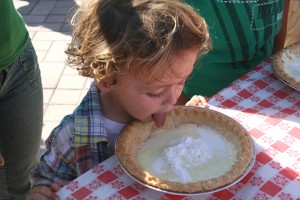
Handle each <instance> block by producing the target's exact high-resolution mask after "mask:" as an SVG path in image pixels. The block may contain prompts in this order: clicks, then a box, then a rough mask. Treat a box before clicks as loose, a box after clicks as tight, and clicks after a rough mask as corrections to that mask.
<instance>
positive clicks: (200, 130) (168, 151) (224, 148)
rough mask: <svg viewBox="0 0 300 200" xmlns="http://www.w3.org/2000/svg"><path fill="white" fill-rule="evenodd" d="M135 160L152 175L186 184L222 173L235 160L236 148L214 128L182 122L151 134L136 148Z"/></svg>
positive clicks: (227, 169)
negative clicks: (138, 148) (172, 127)
mask: <svg viewBox="0 0 300 200" xmlns="http://www.w3.org/2000/svg"><path fill="white" fill-rule="evenodd" d="M137 160H138V161H139V163H140V165H141V166H142V167H143V168H144V169H146V170H147V171H148V172H150V173H151V174H152V175H155V176H158V177H160V178H163V179H166V180H170V181H178V182H183V183H186V182H197V181H201V180H208V179H211V178H216V177H219V176H221V175H223V174H225V173H226V172H227V171H229V170H230V169H231V167H232V165H233V164H234V163H235V162H236V160H237V151H236V149H235V146H234V145H233V144H232V143H230V142H229V141H228V140H227V139H226V138H224V137H223V136H222V135H221V134H220V133H218V132H217V131H215V130H213V129H211V128H209V127H200V126H197V125H195V124H184V125H180V126H178V127H176V128H174V129H171V130H160V131H159V132H157V133H154V134H153V136H151V137H150V138H149V139H147V140H146V141H145V143H144V144H143V145H142V147H141V148H140V150H139V151H138V154H137Z"/></svg>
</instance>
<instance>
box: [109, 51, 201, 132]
mask: <svg viewBox="0 0 300 200" xmlns="http://www.w3.org/2000/svg"><path fill="white" fill-rule="evenodd" d="M196 57H197V52H194V51H192V52H187V53H185V54H184V55H181V56H175V57H174V58H173V59H172V61H171V62H170V64H171V65H173V66H175V69H178V70H179V71H178V72H179V74H180V75H182V76H181V78H178V77H176V76H175V75H173V74H172V73H165V74H163V78H162V79H161V80H160V81H156V82H153V83H151V84H148V85H146V84H145V83H143V82H142V81H139V80H136V79H135V78H134V77H133V76H132V75H130V74H127V75H124V76H122V77H121V78H120V79H118V81H117V84H116V85H112V86H111V92H113V95H112V96H113V97H114V102H115V103H117V104H118V105H116V106H117V107H119V108H120V111H121V110H123V111H122V112H127V114H128V115H129V116H131V117H133V118H135V119H138V120H140V121H144V122H145V121H150V120H154V121H155V122H156V124H157V125H158V126H161V125H163V123H164V120H165V114H166V113H167V112H169V111H170V110H171V109H172V107H173V105H174V104H175V103H176V101H177V99H178V97H179V96H180V94H181V92H182V88H183V85H184V82H185V80H186V79H187V78H188V76H189V75H190V73H191V72H192V71H193V65H194V62H195V60H196Z"/></svg>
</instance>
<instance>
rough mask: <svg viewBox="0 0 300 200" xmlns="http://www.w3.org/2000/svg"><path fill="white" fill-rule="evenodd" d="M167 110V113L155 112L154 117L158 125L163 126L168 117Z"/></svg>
mask: <svg viewBox="0 0 300 200" xmlns="http://www.w3.org/2000/svg"><path fill="white" fill-rule="evenodd" d="M167 114H168V113H167V112H165V113H158V114H153V115H152V119H153V121H154V122H155V124H156V126H157V127H161V126H163V125H164V123H165V121H166V118H167Z"/></svg>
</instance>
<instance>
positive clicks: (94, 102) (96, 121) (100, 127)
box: [73, 82, 108, 147]
mask: <svg viewBox="0 0 300 200" xmlns="http://www.w3.org/2000/svg"><path fill="white" fill-rule="evenodd" d="M102 141H106V142H107V141H108V136H107V133H106V131H105V128H104V121H103V116H102V108H101V104H100V99H99V90H98V88H97V86H96V84H95V82H93V83H92V84H91V87H90V89H89V91H88V92H87V94H86V95H85V97H84V98H83V99H82V101H81V103H80V104H79V106H78V107H77V108H76V110H75V111H74V142H73V146H74V147H81V146H84V145H88V144H96V143H98V142H102Z"/></svg>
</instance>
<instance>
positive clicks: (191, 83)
mask: <svg viewBox="0 0 300 200" xmlns="http://www.w3.org/2000/svg"><path fill="white" fill-rule="evenodd" d="M186 2H187V3H188V4H190V5H192V7H194V8H195V9H197V10H198V11H199V13H200V15H201V16H202V17H203V18H204V19H205V20H206V22H207V24H208V26H209V33H210V37H211V40H212V51H211V52H209V53H208V54H207V55H204V56H203V57H202V58H201V59H200V60H198V61H197V62H196V67H195V70H194V72H193V74H192V75H191V77H190V78H189V79H188V80H187V82H186V84H185V86H184V90H183V91H184V93H185V95H186V96H187V97H188V98H191V97H192V96H193V95H196V94H200V95H204V96H211V95H213V94H215V93H216V92H218V91H219V90H221V89H223V88H224V87H226V86H227V85H228V84H230V83H231V82H232V81H234V80H236V79H238V78H239V77H240V76H242V75H243V74H245V73H247V72H248V71H249V70H251V68H253V67H255V66H256V65H257V64H258V63H260V62H262V61H263V60H264V59H266V58H267V57H270V56H271V55H272V50H273V44H274V37H275V35H276V34H277V33H278V32H279V30H280V27H281V22H282V13H283V7H284V0H276V1H274V0H264V1H240V0H237V1H224V0H207V1H206V0H186Z"/></svg>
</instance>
